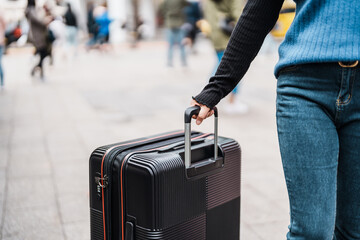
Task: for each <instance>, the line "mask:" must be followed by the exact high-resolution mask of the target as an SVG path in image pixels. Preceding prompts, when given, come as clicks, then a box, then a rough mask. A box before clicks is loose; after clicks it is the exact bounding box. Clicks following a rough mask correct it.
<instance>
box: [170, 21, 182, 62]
mask: <svg viewBox="0 0 360 240" xmlns="http://www.w3.org/2000/svg"><path fill="white" fill-rule="evenodd" d="M183 39H184V31H183V30H182V29H181V28H169V29H168V30H167V40H168V43H169V50H168V59H167V61H168V65H170V66H172V64H173V55H174V46H175V44H178V45H179V47H180V54H181V63H182V65H184V66H185V65H186V53H185V46H184V44H182V40H183Z"/></svg>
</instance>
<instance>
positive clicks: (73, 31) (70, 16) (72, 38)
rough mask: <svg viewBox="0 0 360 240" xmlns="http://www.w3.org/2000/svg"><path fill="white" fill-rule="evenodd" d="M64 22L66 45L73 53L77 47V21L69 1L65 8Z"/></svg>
mask: <svg viewBox="0 0 360 240" xmlns="http://www.w3.org/2000/svg"><path fill="white" fill-rule="evenodd" d="M64 23H65V25H66V39H67V45H68V46H69V47H70V49H72V51H74V53H75V52H76V47H77V35H78V21H77V18H76V15H75V13H74V12H73V10H72V8H71V4H70V3H67V10H66V12H65V15H64Z"/></svg>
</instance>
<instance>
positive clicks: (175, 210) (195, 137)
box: [89, 107, 240, 240]
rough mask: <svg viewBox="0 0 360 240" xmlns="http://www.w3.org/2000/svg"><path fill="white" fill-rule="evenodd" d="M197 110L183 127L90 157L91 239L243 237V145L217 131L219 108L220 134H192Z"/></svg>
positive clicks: (189, 114)
mask: <svg viewBox="0 0 360 240" xmlns="http://www.w3.org/2000/svg"><path fill="white" fill-rule="evenodd" d="M198 111H199V108H198V107H191V108H189V109H187V110H186V112H185V131H176V132H170V133H165V134H161V135H157V136H152V137H148V138H142V139H136V140H133V141H128V142H122V143H117V144H112V145H107V146H104V147H100V148H97V149H96V150H95V151H94V152H93V153H92V154H91V157H90V169H89V170H90V174H89V177H90V217H91V219H90V220H91V240H157V239H158V240H160V239H161V240H205V239H207V240H238V239H239V235H240V147H239V144H238V143H237V142H236V141H235V140H233V139H229V138H224V137H218V136H217V119H218V117H217V111H215V133H214V134H204V133H200V132H195V131H193V132H191V123H190V122H191V117H192V116H193V115H194V114H195V115H196V114H197V113H198ZM184 139H185V140H184ZM190 139H191V140H190ZM215 146H216V147H215ZM190 149H191V150H190ZM190 160H191V163H190Z"/></svg>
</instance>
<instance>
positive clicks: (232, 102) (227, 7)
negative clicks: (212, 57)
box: [204, 0, 248, 114]
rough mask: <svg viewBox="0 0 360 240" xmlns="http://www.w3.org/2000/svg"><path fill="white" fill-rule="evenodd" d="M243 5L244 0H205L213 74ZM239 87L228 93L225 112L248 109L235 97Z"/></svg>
mask: <svg viewBox="0 0 360 240" xmlns="http://www.w3.org/2000/svg"><path fill="white" fill-rule="evenodd" d="M243 7H244V0H205V1H204V16H205V19H206V21H207V22H208V23H209V24H210V28H211V31H210V39H211V41H212V44H213V46H214V49H215V52H216V57H217V60H218V61H217V64H216V67H215V69H214V74H215V71H216V69H217V68H218V66H219V64H220V61H221V59H222V57H223V55H224V52H225V49H226V46H227V44H228V42H229V39H230V36H231V33H232V31H233V29H234V28H235V25H236V22H237V20H238V18H239V17H240V14H241V12H242V9H243ZM238 93H239V87H238V86H236V87H235V88H234V89H233V91H232V92H231V93H230V94H229V97H228V98H229V99H228V103H227V104H225V105H224V111H225V112H226V113H227V114H243V113H246V112H247V111H248V106H247V105H246V104H245V103H243V102H240V101H239V100H238V99H236V96H238Z"/></svg>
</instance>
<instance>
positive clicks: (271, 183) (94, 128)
mask: <svg viewBox="0 0 360 240" xmlns="http://www.w3.org/2000/svg"><path fill="white" fill-rule="evenodd" d="M201 43H202V44H201V47H200V48H199V52H198V54H197V55H192V56H190V58H189V65H190V66H189V67H188V68H187V69H184V68H181V67H180V63H179V62H180V61H178V62H175V67H174V68H173V69H168V68H166V67H165V56H166V46H165V45H164V43H162V42H148V43H143V44H141V46H140V48H138V49H128V48H126V47H124V46H119V47H116V48H115V49H114V50H113V51H112V52H111V53H110V54H108V55H107V54H102V53H99V52H89V53H86V52H82V51H80V52H79V54H78V56H77V57H76V58H74V59H72V60H67V61H63V60H62V58H61V57H60V56H58V57H57V58H55V65H54V66H52V67H47V69H46V75H47V76H48V77H47V79H46V81H45V83H43V82H41V81H40V80H39V79H31V78H30V77H29V72H30V67H31V65H32V64H33V62H32V61H33V59H32V57H31V52H30V51H27V50H16V51H13V52H12V53H11V54H9V55H7V56H5V57H4V65H5V66H4V67H5V70H6V91H5V92H3V93H0V239H3V240H15V239H16V240H35V239H36V240H42V239H46V240H49V239H51V240H88V239H90V234H89V199H88V158H89V156H90V153H91V152H92V150H94V149H95V148H96V147H98V146H101V145H105V144H109V143H114V142H119V141H124V140H129V139H133V138H137V137H142V136H144V135H151V134H157V133H159V132H166V131H170V130H175V129H182V128H183V111H184V109H185V108H186V107H187V106H188V103H189V101H190V99H191V96H192V95H195V94H196V93H198V92H199V91H200V90H201V88H202V87H203V86H204V84H205V82H206V81H207V78H208V76H209V73H210V72H211V71H212V68H213V66H214V64H215V56H214V55H213V52H212V49H211V46H210V45H209V43H208V42H206V41H202V42H201ZM276 59H277V56H276V54H274V55H260V56H259V57H258V58H257V60H256V61H255V62H254V63H253V64H252V67H251V69H250V71H249V73H248V74H247V75H246V77H245V79H244V80H245V81H244V84H243V86H242V88H241V95H242V96H241V99H242V100H243V101H244V102H246V103H247V104H248V105H249V107H250V111H249V113H248V114H246V115H242V116H229V115H226V114H224V113H223V112H222V111H221V104H220V106H219V109H220V120H219V132H220V135H224V136H227V137H232V138H235V139H236V140H238V141H239V143H240V145H241V147H242V154H243V155H242V157H243V163H242V207H241V239H243V240H278V239H285V234H286V232H287V225H288V222H289V214H288V212H289V210H288V200H287V195H286V188H285V181H284V178H283V173H282V168H281V160H280V156H279V150H278V144H277V135H276V122H275V88H276V80H275V78H274V77H273V74H272V72H273V67H274V65H275V63H276ZM176 63H177V64H176ZM193 128H194V129H197V130H200V131H212V121H206V122H205V124H204V126H200V127H195V126H193Z"/></svg>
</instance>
